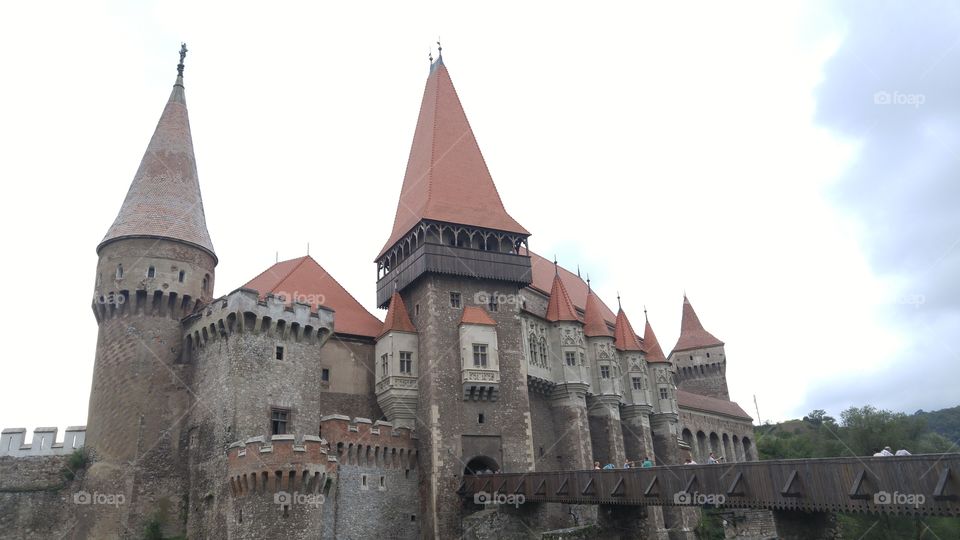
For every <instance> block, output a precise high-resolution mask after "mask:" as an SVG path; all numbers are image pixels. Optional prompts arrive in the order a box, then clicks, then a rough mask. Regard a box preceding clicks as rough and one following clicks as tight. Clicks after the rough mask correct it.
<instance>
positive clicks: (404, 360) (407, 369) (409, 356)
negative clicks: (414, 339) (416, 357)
mask: <svg viewBox="0 0 960 540" xmlns="http://www.w3.org/2000/svg"><path fill="white" fill-rule="evenodd" d="M400 373H402V374H404V375H410V374H411V373H413V353H412V352H409V351H400Z"/></svg>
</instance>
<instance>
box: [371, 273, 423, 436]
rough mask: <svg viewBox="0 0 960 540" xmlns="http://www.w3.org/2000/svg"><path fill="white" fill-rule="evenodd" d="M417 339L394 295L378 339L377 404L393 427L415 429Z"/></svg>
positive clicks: (415, 330) (401, 303)
mask: <svg viewBox="0 0 960 540" xmlns="http://www.w3.org/2000/svg"><path fill="white" fill-rule="evenodd" d="M419 351H420V336H419V335H418V334H417V328H416V327H415V326H414V325H413V322H411V321H410V315H409V314H408V313H407V306H406V305H405V304H404V303H403V298H402V297H401V296H400V293H398V292H397V291H394V292H393V296H392V297H391V298H390V307H389V309H388V310H387V319H386V320H385V321H384V322H383V330H381V332H380V336H379V337H378V338H377V347H376V362H377V368H376V370H377V376H376V378H377V402H378V403H379V404H380V408H381V409H382V410H383V414H384V415H385V416H386V417H387V420H388V421H390V422H391V423H392V424H393V425H394V426H396V427H405V428H409V429H414V428H415V427H416V420H417V379H418V378H419V375H420V374H419V368H418V360H419V358H418V356H419V355H420V352H419Z"/></svg>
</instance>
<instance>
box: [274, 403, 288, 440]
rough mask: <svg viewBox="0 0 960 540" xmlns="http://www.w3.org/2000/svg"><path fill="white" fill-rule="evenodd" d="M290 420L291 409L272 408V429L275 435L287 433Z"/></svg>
mask: <svg viewBox="0 0 960 540" xmlns="http://www.w3.org/2000/svg"><path fill="white" fill-rule="evenodd" d="M289 422H290V409H271V410H270V429H271V432H272V433H273V434H274V435H285V434H286V433H287V425H288V423H289Z"/></svg>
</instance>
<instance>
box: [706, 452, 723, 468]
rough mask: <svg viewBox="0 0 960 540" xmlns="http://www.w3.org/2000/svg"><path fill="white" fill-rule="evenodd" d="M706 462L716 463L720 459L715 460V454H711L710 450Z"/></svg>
mask: <svg viewBox="0 0 960 540" xmlns="http://www.w3.org/2000/svg"><path fill="white" fill-rule="evenodd" d="M707 463H709V464H711V465H716V464H717V463H720V461H719V460H717V456H715V455H713V452H710V456H709V457H708V458H707Z"/></svg>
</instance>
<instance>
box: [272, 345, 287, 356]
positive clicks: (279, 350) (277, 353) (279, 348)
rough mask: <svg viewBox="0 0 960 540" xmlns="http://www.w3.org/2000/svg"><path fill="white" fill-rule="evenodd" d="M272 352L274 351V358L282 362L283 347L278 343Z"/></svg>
mask: <svg viewBox="0 0 960 540" xmlns="http://www.w3.org/2000/svg"><path fill="white" fill-rule="evenodd" d="M274 351H275V354H274V358H276V359H277V360H283V355H284V353H285V352H286V350H285V349H284V347H283V345H282V344H280V343H277V344H276V348H275V349H274Z"/></svg>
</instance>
